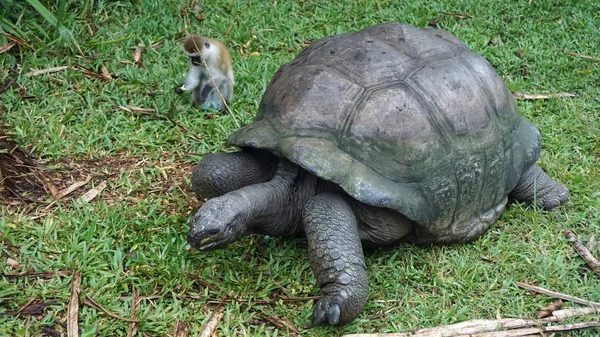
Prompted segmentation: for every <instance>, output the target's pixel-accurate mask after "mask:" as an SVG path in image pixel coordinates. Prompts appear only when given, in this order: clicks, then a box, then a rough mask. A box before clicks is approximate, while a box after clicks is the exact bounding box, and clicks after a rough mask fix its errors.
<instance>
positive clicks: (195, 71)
mask: <svg viewBox="0 0 600 337" xmlns="http://www.w3.org/2000/svg"><path fill="white" fill-rule="evenodd" d="M202 76H203V74H202V70H201V69H200V67H196V66H190V71H189V72H188V74H187V76H186V77H185V81H184V82H183V85H181V87H180V89H181V90H182V91H192V90H194V89H195V88H196V87H197V86H198V85H199V84H200V82H201V81H202Z"/></svg>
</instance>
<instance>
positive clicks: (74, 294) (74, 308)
mask: <svg viewBox="0 0 600 337" xmlns="http://www.w3.org/2000/svg"><path fill="white" fill-rule="evenodd" d="M80 292H81V272H79V271H74V272H73V278H72V280H71V300H70V301H69V311H68V313H67V337H79V293H80Z"/></svg>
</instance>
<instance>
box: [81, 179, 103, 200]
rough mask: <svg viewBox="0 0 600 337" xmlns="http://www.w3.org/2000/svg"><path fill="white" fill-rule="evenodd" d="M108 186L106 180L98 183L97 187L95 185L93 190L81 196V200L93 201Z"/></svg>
mask: <svg viewBox="0 0 600 337" xmlns="http://www.w3.org/2000/svg"><path fill="white" fill-rule="evenodd" d="M106 186H107V184H106V180H104V181H103V182H101V183H100V184H98V185H96V187H94V188H92V189H91V190H89V191H87V192H85V193H84V194H83V195H82V196H81V197H80V200H82V201H84V202H90V201H92V200H93V199H94V198H95V197H97V196H98V194H100V192H102V191H103V190H104V189H105V188H106Z"/></svg>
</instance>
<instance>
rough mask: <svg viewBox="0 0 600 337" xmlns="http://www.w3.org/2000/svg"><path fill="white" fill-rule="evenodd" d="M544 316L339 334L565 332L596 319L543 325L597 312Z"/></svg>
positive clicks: (509, 336) (455, 336)
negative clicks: (398, 331) (407, 330)
mask: <svg viewBox="0 0 600 337" xmlns="http://www.w3.org/2000/svg"><path fill="white" fill-rule="evenodd" d="M555 313H559V315H558V316H557V315H553V316H550V317H547V318H544V319H523V318H502V319H496V320H487V319H482V320H472V321H466V322H461V323H456V324H450V325H442V326H437V327H433V328H423V329H418V330H414V331H412V332H404V333H375V334H349V335H343V336H342V337H450V336H452V337H474V336H480V337H483V336H485V337H516V336H526V335H530V334H540V333H544V332H557V331H569V330H578V329H587V328H592V327H598V326H600V321H592V322H585V323H577V324H566V325H557V326H543V325H544V324H547V323H551V322H560V321H562V320H565V319H566V318H570V317H576V316H583V315H589V314H594V313H598V311H597V310H596V309H594V308H577V309H566V310H558V311H555Z"/></svg>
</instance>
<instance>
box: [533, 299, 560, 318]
mask: <svg viewBox="0 0 600 337" xmlns="http://www.w3.org/2000/svg"><path fill="white" fill-rule="evenodd" d="M562 306H563V301H562V300H558V301H556V302H553V303H552V304H550V305H548V306H545V307H543V308H541V309H540V311H538V318H545V317H549V316H552V313H553V312H554V311H556V310H560V308H562Z"/></svg>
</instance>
